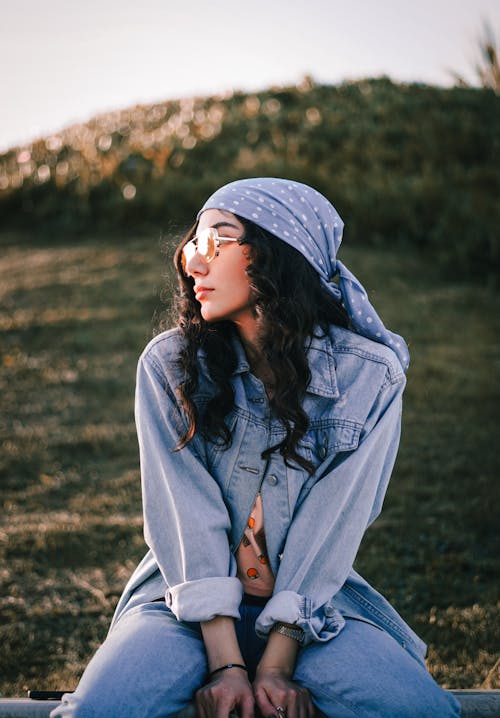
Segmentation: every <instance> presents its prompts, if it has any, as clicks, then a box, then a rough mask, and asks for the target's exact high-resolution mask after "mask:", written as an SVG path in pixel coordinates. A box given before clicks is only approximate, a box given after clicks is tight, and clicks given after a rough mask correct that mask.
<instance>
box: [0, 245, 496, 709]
mask: <svg viewBox="0 0 500 718" xmlns="http://www.w3.org/2000/svg"><path fill="white" fill-rule="evenodd" d="M343 259H344V260H345V261H346V262H347V263H348V264H349V266H350V267H352V269H353V270H354V271H355V273H357V274H358V276H359V277H360V278H362V279H363V281H364V282H365V285H366V287H367V289H368V290H369V292H370V294H371V295H372V297H373V299H374V301H375V303H376V306H377V308H378V309H379V310H380V312H381V314H382V315H383V316H384V318H385V319H386V321H387V324H388V325H389V326H391V327H392V328H394V329H396V330H397V331H399V332H401V333H402V334H404V335H405V336H406V337H407V338H408V339H409V342H410V348H411V350H412V366H411V370H410V373H409V384H408V388H407V392H406V405H405V414H404V431H403V439H402V444H401V451H400V455H399V458H398V462H397V465H396V469H395V472H394V475H393V480H392V483H391V486H390V489H389V493H388V496H387V500H386V504H385V508H384V512H383V514H382V517H381V518H380V519H379V520H378V521H377V522H376V524H375V525H374V526H373V527H372V528H371V529H370V530H369V531H368V533H367V535H366V537H365V540H364V542H363V544H362V547H361V551H360V554H359V557H358V560H357V568H358V570H360V571H361V572H362V573H363V575H365V577H366V578H367V579H369V580H370V581H372V582H373V583H374V584H375V585H376V586H377V588H379V589H380V590H381V591H382V592H383V593H385V594H386V595H387V597H388V598H389V599H390V600H391V601H392V602H393V603H394V604H395V605H396V607H397V608H398V610H399V611H400V612H401V613H402V614H403V616H404V617H405V618H406V619H407V620H408V621H409V622H410V623H411V624H412V625H413V626H414V627H415V628H416V630H417V631H418V632H419V633H420V635H421V636H422V637H423V638H424V640H426V641H427V642H428V643H429V657H428V661H429V668H430V670H431V671H432V673H433V675H434V676H435V677H436V679H437V680H438V681H439V682H440V683H441V684H443V685H445V686H448V687H455V688H469V687H478V686H481V685H489V687H494V685H495V680H497V679H494V677H493V678H492V676H493V673H492V670H493V667H494V664H495V661H496V658H497V656H496V654H495V651H497V650H498V645H499V637H498V624H499V622H498V607H499V604H498V593H497V589H496V576H495V569H496V565H495V557H496V556H498V538H497V533H498V532H497V526H498V515H497V514H495V509H494V504H493V497H494V495H495V494H494V492H495V485H496V479H497V475H498V450H497V446H496V444H495V442H494V432H495V429H496V421H497V416H498V411H497V406H498V401H499V396H498V394H499V382H498V365H499V357H500V355H499V350H498V336H499V331H500V301H499V299H498V298H497V297H495V296H494V295H493V294H492V293H491V292H490V291H489V290H488V289H487V288H483V287H478V286H474V285H472V284H467V283H463V282H462V283H459V282H456V283H453V282H451V283H450V282H447V283H444V282H443V281H442V280H440V278H439V277H438V276H437V274H436V273H435V272H434V271H433V269H432V267H429V263H428V262H427V261H426V260H425V259H424V258H423V257H421V256H418V255H417V254H415V253H411V254H410V253H406V254H401V253H398V254H395V253H391V252H390V251H389V250H384V251H377V250H373V249H370V250H365V249H361V248H354V249H352V248H351V249H350V250H345V251H343ZM168 266H169V265H168V262H167V260H166V258H165V256H164V255H163V254H162V252H161V251H160V243H159V241H158V239H157V238H155V237H137V238H135V239H127V240H118V239H107V238H106V239H104V238H85V239H78V240H72V239H71V238H70V239H69V240H68V241H67V242H65V243H63V242H62V241H60V240H54V241H52V242H51V241H45V242H41V241H37V242H36V243H35V242H34V241H31V240H30V238H29V237H27V236H11V235H2V236H0V274H1V276H2V280H1V285H0V332H1V344H0V346H1V354H0V387H1V394H2V415H1V418H0V438H1V441H2V451H1V456H0V472H1V487H2V489H1V502H2V512H1V514H0V556H1V559H0V561H1V562H0V582H1V586H2V588H1V593H0V643H1V645H2V651H1V655H0V692H1V693H2V694H3V695H9V696H10V695H20V694H23V693H24V692H25V691H26V689H27V688H65V689H72V688H74V687H75V685H76V683H77V681H78V678H79V676H80V675H81V673H82V671H83V669H84V667H85V665H86V663H87V662H88V660H89V658H90V656H91V655H92V653H93V652H94V650H95V649H96V648H97V647H98V645H99V644H100V643H101V642H102V640H103V639H104V637H105V635H106V631H107V627H108V625H109V621H110V618H111V615H112V612H113V608H114V605H115V604H116V601H117V599H118V596H119V594H120V592H121V590H122V588H123V586H124V584H125V582H126V580H127V578H128V576H129V574H130V573H131V571H132V570H133V568H134V567H135V565H136V564H137V562H138V561H139V560H140V558H141V557H142V555H143V553H144V551H145V547H144V543H143V539H142V519H141V498H140V477H139V471H138V452H137V446H136V442H135V431H134V425H133V389H134V378H135V365H136V361H137V358H138V355H139V354H140V352H141V350H142V348H143V346H144V344H145V343H146V341H147V340H148V339H149V338H150V336H151V334H152V326H153V322H152V319H151V318H152V316H153V314H154V312H155V311H156V310H158V308H159V307H160V300H159V294H160V289H161V288H162V287H163V285H165V284H166V285H167V286H168V287H170V289H171V287H172V286H173V278H172V276H171V273H170V270H168ZM167 294H168V292H167ZM488 676H489V678H488ZM485 681H486V683H485ZM496 685H497V687H498V684H496Z"/></svg>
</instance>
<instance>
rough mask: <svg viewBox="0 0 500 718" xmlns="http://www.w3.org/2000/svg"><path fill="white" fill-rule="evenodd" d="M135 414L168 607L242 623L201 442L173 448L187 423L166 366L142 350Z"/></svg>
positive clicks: (149, 525)
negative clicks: (227, 618)
mask: <svg viewBox="0 0 500 718" xmlns="http://www.w3.org/2000/svg"><path fill="white" fill-rule="evenodd" d="M135 415H136V426H137V435H138V440H139V451H140V462H141V479H142V494H143V495H142V499H143V509H144V536H145V539H146V543H147V544H148V546H149V547H150V549H151V550H152V552H153V555H154V557H155V559H156V562H157V564H158V567H159V569H160V571H161V573H162V575H163V577H164V579H165V581H166V583H167V585H168V589H167V592H166V596H165V599H166V602H167V605H168V606H169V607H170V608H171V610H172V611H173V613H174V614H175V615H176V617H177V618H178V619H179V620H184V621H207V620H210V619H212V618H214V617H215V616H217V615H223V616H231V617H234V618H239V605H240V602H241V596H242V587H241V583H240V581H239V580H238V579H237V578H236V565H235V560H234V557H233V556H232V554H231V551H230V549H229V539H228V533H229V530H230V519H229V514H228V511H227V508H226V506H225V504H224V501H223V499H222V495H221V492H220V489H219V486H218V484H217V482H216V481H215V479H214V478H213V477H212V476H211V474H210V473H209V472H208V471H207V469H206V467H205V465H204V462H203V460H202V456H203V446H202V444H201V443H200V441H199V439H197V437H195V439H194V440H193V441H191V442H190V443H189V444H188V445H187V446H186V447H184V448H183V449H181V450H179V451H176V450H175V449H176V446H177V443H178V441H179V437H180V436H181V434H182V433H183V431H184V429H185V427H186V422H185V419H184V417H183V414H182V411H181V409H180V408H179V406H178V403H177V400H176V397H175V393H174V391H173V390H172V388H171V387H170V385H169V382H168V379H167V377H166V372H165V370H164V368H163V367H162V366H160V364H159V362H158V360H157V359H155V357H154V356H151V355H150V354H147V353H145V354H143V356H142V357H141V359H140V360H139V365H138V369H137V384H136V403H135Z"/></svg>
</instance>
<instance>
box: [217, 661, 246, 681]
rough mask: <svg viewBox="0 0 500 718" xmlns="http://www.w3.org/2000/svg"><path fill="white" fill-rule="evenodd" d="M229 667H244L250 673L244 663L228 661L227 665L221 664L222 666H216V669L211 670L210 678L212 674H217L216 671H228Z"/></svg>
mask: <svg viewBox="0 0 500 718" xmlns="http://www.w3.org/2000/svg"><path fill="white" fill-rule="evenodd" d="M228 668H242V669H243V670H244V671H246V672H247V673H248V668H247V667H246V666H244V665H243V664H242V663H226V665H225V666H221V667H220V668H216V669H215V671H211V673H210V674H209V675H210V678H212V676H215V674H216V673H220V671H227V669H228Z"/></svg>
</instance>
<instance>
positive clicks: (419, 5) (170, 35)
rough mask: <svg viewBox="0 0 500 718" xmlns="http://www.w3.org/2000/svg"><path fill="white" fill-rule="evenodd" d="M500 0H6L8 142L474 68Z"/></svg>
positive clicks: (2, 88)
mask: <svg viewBox="0 0 500 718" xmlns="http://www.w3.org/2000/svg"><path fill="white" fill-rule="evenodd" d="M484 19H488V20H489V22H490V23H491V25H492V26H493V28H494V30H495V33H496V37H497V40H498V38H499V35H500V0H343V2H340V0H251V2H241V0H240V1H238V0H177V1H175V2H172V1H171V0H81V1H80V0H0V102H1V111H0V152H1V151H5V150H6V149H8V148H10V147H13V146H14V145H17V144H25V143H28V142H29V141H30V140H32V139H35V138H37V137H39V136H44V135H48V134H50V133H53V132H57V131H58V130H60V129H62V128H63V127H66V126H68V125H71V124H73V123H75V122H84V121H86V120H88V119H90V117H92V116H93V115H95V114H98V113H101V112H105V111H108V110H113V109H119V108H126V107H129V106H131V105H134V104H137V103H141V102H143V103H148V102H155V101H163V100H168V99H175V98H178V97H186V96H190V95H194V94H197V95H211V94H217V93H224V92H227V91H230V90H238V89H240V90H257V89H265V88H267V87H269V86H270V85H290V84H296V83H298V82H299V81H300V80H301V79H302V78H303V76H304V75H306V74H310V75H312V77H313V78H314V79H315V80H316V81H317V82H321V83H328V84H337V83H339V82H342V81H343V80H346V79H356V78H360V77H377V76H380V75H383V74H385V75H389V76H390V77H391V78H392V79H394V80H395V81H406V82H413V81H416V82H426V83H429V84H434V85H445V86H446V85H450V84H452V80H451V71H452V70H455V71H457V72H459V73H460V74H462V75H464V76H465V77H466V78H468V79H470V80H473V79H474V74H473V71H472V68H473V66H474V62H475V60H476V59H477V38H478V37H479V36H480V35H481V30H482V23H483V20H484Z"/></svg>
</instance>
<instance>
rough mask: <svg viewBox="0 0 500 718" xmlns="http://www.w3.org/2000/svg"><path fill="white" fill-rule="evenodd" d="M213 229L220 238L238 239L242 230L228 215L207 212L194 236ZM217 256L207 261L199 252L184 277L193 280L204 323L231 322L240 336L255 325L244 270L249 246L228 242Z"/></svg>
mask: <svg viewBox="0 0 500 718" xmlns="http://www.w3.org/2000/svg"><path fill="white" fill-rule="evenodd" d="M209 227H215V228H216V229H217V231H218V234H219V236H220V237H234V238H238V239H239V238H241V237H243V235H244V232H245V228H244V227H243V225H242V224H241V222H240V221H239V220H238V219H237V218H236V217H235V216H234V214H231V212H227V211H224V210H219V209H207V210H205V212H203V214H202V215H201V217H200V221H199V222H198V227H197V229H196V231H197V233H200V232H201V231H202V230H204V229H207V228H209ZM218 251H219V254H218V256H217V257H215V258H214V259H213V260H212V261H211V262H206V261H205V260H204V259H203V257H202V256H201V255H200V254H199V253H198V252H195V254H194V255H193V256H192V257H191V259H189V260H188V261H187V263H186V274H187V275H188V276H190V277H192V278H193V280H194V292H195V297H196V300H197V301H198V302H199V303H200V306H201V316H202V317H203V319H205V321H207V322H214V321H220V320H228V321H232V322H234V323H235V324H236V325H237V327H238V328H239V329H240V331H241V332H243V334H245V333H247V331H248V330H250V329H251V327H253V325H254V324H255V316H254V312H253V308H252V307H253V303H252V300H251V293H250V282H249V278H248V275H247V273H246V268H247V266H248V264H249V262H250V260H249V257H248V247H247V246H246V245H240V244H238V242H228V243H227V244H222V245H221V246H220V247H219V248H218Z"/></svg>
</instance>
